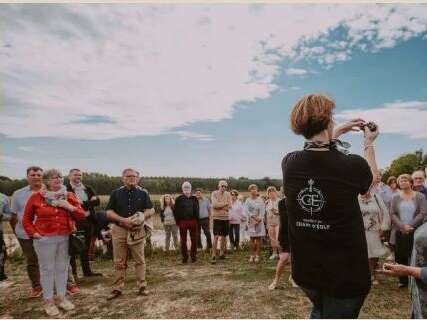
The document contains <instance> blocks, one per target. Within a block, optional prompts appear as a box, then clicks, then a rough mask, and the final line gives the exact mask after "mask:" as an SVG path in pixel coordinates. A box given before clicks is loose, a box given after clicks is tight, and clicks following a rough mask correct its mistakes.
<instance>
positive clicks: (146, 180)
mask: <svg viewBox="0 0 427 320" xmlns="http://www.w3.org/2000/svg"><path fill="white" fill-rule="evenodd" d="M426 166H427V154H424V155H423V150H422V149H419V150H417V151H415V152H414V153H407V154H403V155H401V156H400V157H398V158H397V159H395V160H394V161H393V162H392V163H391V165H390V166H389V167H387V168H386V169H384V170H383V171H382V181H383V182H386V181H387V179H388V177H390V176H396V177H397V176H399V175H400V174H402V173H409V174H411V173H412V172H413V171H415V170H424V169H425V167H426ZM221 179H225V180H227V181H228V185H229V188H230V189H236V190H238V191H246V190H247V189H248V186H249V185H250V184H253V183H254V184H256V185H258V187H259V188H260V190H264V191H265V190H266V189H267V187H269V186H275V187H276V188H277V189H279V188H280V187H281V185H282V180H281V179H270V178H269V177H264V178H262V179H249V178H247V177H240V178H233V177H229V178H197V177H142V178H141V185H143V186H144V187H145V188H146V189H147V190H148V191H149V192H150V193H153V194H164V193H180V192H181V185H182V183H183V182H184V181H190V182H191V184H192V186H193V189H195V188H201V189H202V190H203V191H205V192H210V191H213V190H216V189H217V186H218V181H219V180H221ZM83 181H84V183H85V184H87V185H90V186H92V187H93V188H94V189H95V190H96V192H97V193H98V194H100V195H104V194H105V195H108V194H110V193H111V191H112V190H114V189H116V188H118V187H120V186H121V185H122V178H121V177H112V176H109V175H106V174H102V173H97V172H84V173H83ZM26 185H27V181H26V179H10V178H8V177H5V176H0V192H1V193H4V194H6V195H9V196H10V195H11V194H12V193H13V192H14V191H15V190H17V189H20V188H22V187H24V186H26Z"/></svg>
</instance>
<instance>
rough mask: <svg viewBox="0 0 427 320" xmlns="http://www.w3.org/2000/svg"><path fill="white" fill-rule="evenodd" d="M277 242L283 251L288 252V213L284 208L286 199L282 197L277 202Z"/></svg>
mask: <svg viewBox="0 0 427 320" xmlns="http://www.w3.org/2000/svg"><path fill="white" fill-rule="evenodd" d="M279 215H280V225H279V239H278V240H279V244H280V247H281V248H282V250H283V251H284V252H290V244H289V231H288V214H287V210H286V200H285V199H282V200H280V202H279Z"/></svg>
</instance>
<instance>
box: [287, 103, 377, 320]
mask: <svg viewBox="0 0 427 320" xmlns="http://www.w3.org/2000/svg"><path fill="white" fill-rule="evenodd" d="M334 106H335V103H334V102H333V101H332V100H330V99H329V98H327V97H325V96H323V95H309V96H307V97H304V98H302V99H301V100H300V101H299V102H298V103H297V104H296V105H295V106H294V109H293V111H292V114H291V126H292V129H293V131H294V132H295V133H296V134H301V135H303V136H304V137H305V138H306V139H307V141H306V144H305V147H304V150H303V151H295V152H292V153H289V154H287V155H286V156H285V157H284V159H283V162H282V170H283V184H284V193H285V196H286V206H287V213H288V224H289V226H288V232H289V234H288V239H289V245H290V251H291V255H292V259H291V265H292V277H293V278H294V280H295V282H296V283H297V284H298V285H299V286H300V287H301V288H302V289H303V291H304V292H305V293H306V295H307V296H308V297H309V299H310V300H311V301H312V303H313V311H312V313H311V317H312V318H357V316H358V314H359V311H360V308H361V307H362V305H363V302H364V299H365V297H366V295H367V294H368V292H369V290H370V286H371V280H370V272H369V265H368V254H367V244H366V238H365V232H364V225H363V220H362V215H361V212H360V208H359V204H358V200H357V197H358V194H364V193H366V192H367V191H368V189H369V187H370V185H371V183H372V177H373V176H375V175H376V173H377V171H378V170H377V167H376V163H375V154H374V149H373V142H374V140H375V138H376V137H377V135H378V130H377V129H375V130H374V131H371V129H369V128H368V127H366V126H365V122H364V121H363V120H361V119H354V120H352V121H350V122H348V123H346V124H345V125H343V126H341V127H339V128H337V129H336V130H335V131H334V128H333V120H332V109H333V108H334ZM362 127H363V128H364V132H365V141H364V144H365V158H366V160H367V161H366V160H365V159H363V158H362V157H360V156H358V155H347V154H345V153H343V152H340V151H339V150H338V147H337V143H339V142H336V140H333V139H336V138H337V137H338V136H340V135H341V134H343V133H346V132H348V131H351V130H353V131H359V130H361V128H362ZM368 163H369V164H368ZM286 238H287V237H286V236H284V237H283V240H285V243H286ZM283 240H282V241H281V243H283Z"/></svg>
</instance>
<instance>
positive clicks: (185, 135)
mask: <svg viewBox="0 0 427 320" xmlns="http://www.w3.org/2000/svg"><path fill="white" fill-rule="evenodd" d="M170 133H172V134H177V135H179V136H181V137H182V139H184V140H187V139H195V140H199V141H214V140H215V139H214V138H213V137H211V136H210V135H208V134H202V133H197V132H193V131H185V130H177V131H173V132H170Z"/></svg>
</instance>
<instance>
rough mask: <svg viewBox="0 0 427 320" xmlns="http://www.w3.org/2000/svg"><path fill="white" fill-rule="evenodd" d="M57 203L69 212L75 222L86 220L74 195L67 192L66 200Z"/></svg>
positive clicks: (83, 211)
mask: <svg viewBox="0 0 427 320" xmlns="http://www.w3.org/2000/svg"><path fill="white" fill-rule="evenodd" d="M58 202H59V206H61V207H62V208H64V209H65V210H67V211H69V212H70V213H71V215H72V216H73V217H74V218H75V219H76V220H84V219H85V218H86V216H85V210H84V209H83V208H82V206H81V205H80V202H79V200H77V197H76V195H75V194H74V193H72V192H68V194H67V200H65V201H58Z"/></svg>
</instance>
